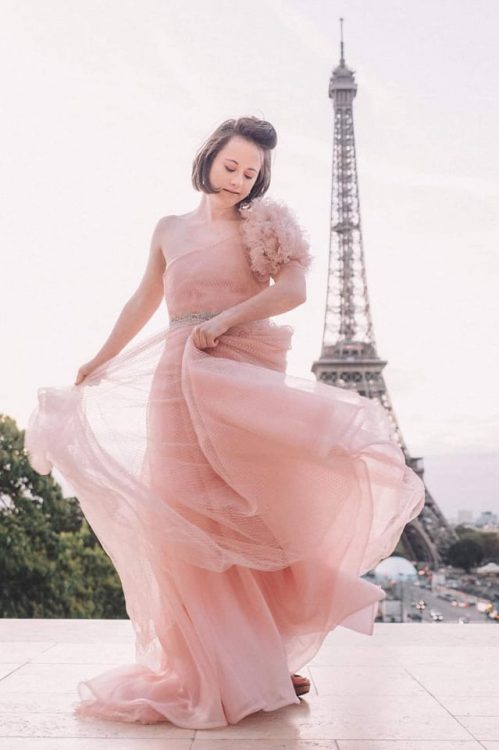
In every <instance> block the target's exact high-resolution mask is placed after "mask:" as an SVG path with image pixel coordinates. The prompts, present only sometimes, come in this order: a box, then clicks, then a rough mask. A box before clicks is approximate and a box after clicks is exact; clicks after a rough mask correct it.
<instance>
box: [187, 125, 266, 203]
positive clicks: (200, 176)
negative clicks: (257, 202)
mask: <svg viewBox="0 0 499 750" xmlns="http://www.w3.org/2000/svg"><path fill="white" fill-rule="evenodd" d="M234 135H238V136H240V137H241V138H246V140H248V141H251V142H252V143H254V144H255V145H256V146H258V147H259V148H261V149H262V151H263V164H262V166H261V168H260V171H259V173H258V175H257V178H256V180H255V183H254V185H253V187H252V188H251V192H250V193H249V194H248V195H247V196H246V198H243V200H242V201H239V203H237V204H236V206H237V208H240V206H241V205H243V204H246V203H251V201H252V200H253V199H254V198H258V196H260V195H264V194H265V193H266V192H267V190H268V189H269V185H270V176H271V163H270V152H271V151H272V149H273V148H275V147H276V145H277V133H276V130H275V128H274V127H273V125H271V123H270V122H267V120H260V119H259V118H258V117H254V116H253V115H250V116H248V117H239V118H238V119H237V120H236V119H230V120H224V122H222V124H221V125H219V126H218V127H217V128H216V130H214V131H213V133H212V134H211V135H210V136H209V137H208V138H207V139H206V141H205V142H204V144H203V145H202V146H201V148H200V149H199V151H198V152H197V153H196V156H195V158H194V161H193V163H192V185H193V187H194V188H195V190H200V191H201V192H203V193H216V192H218V191H217V190H215V188H214V187H213V186H212V185H211V183H210V181H209V173H210V168H211V165H212V162H213V159H214V158H215V156H216V155H217V154H218V152H219V151H220V150H221V149H222V148H223V147H224V146H225V144H226V143H227V142H228V141H229V140H230V139H231V138H232V136H234Z"/></svg>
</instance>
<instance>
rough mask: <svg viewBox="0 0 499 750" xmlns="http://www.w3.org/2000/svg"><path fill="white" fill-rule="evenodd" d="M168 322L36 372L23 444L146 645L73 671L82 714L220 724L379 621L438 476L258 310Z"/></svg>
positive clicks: (373, 407)
mask: <svg viewBox="0 0 499 750" xmlns="http://www.w3.org/2000/svg"><path fill="white" fill-rule="evenodd" d="M191 330H192V325H191V324H187V325H185V324H184V325H177V326H175V325H172V326H170V327H169V328H166V329H165V330H163V331H161V332H160V333H158V334H155V335H153V336H149V337H148V338H146V339H145V340H144V341H142V342H140V343H138V344H135V345H134V346H133V347H131V348H130V349H129V350H128V351H127V350H124V351H123V352H121V353H120V354H119V355H118V356H116V357H114V358H113V359H111V360H110V361H108V362H107V363H105V364H104V365H102V366H101V367H100V368H98V369H97V370H95V371H94V372H93V373H92V374H91V375H90V376H89V377H87V378H86V379H85V381H84V382H83V383H82V384H80V385H79V386H69V387H53V388H40V389H39V390H38V406H37V408H36V409H35V410H34V411H33V413H32V415H31V417H30V420H29V424H28V427H27V430H26V449H27V452H28V457H29V460H30V463H31V464H32V466H33V468H34V469H35V470H36V471H38V472H39V473H41V474H46V473H49V472H50V471H51V469H52V467H53V466H55V467H57V469H58V470H59V471H60V472H61V474H62V475H63V476H64V477H65V478H66V479H67V480H68V482H69V483H70V484H71V485H72V487H73V489H74V491H75V493H76V495H77V497H78V500H79V502H80V504H81V507H82V511H83V513H84V514H85V516H86V518H87V520H88V522H89V524H90V525H91V526H92V528H93V530H94V532H95V533H96V535H97V536H98V538H99V540H100V542H101V543H102V546H103V548H104V549H105V551H106V552H107V554H108V555H109V557H110V558H111V560H112V562H113V564H114V566H115V568H116V570H117V572H118V575H119V577H120V580H121V583H122V586H123V591H124V595H125V601H126V609H127V613H128V615H129V617H130V620H131V622H132V624H133V627H134V632H135V635H136V638H135V655H136V659H135V663H134V664H128V665H124V666H120V667H117V668H115V669H110V670H107V671H106V672H104V673H103V674H101V675H98V676H96V677H94V678H92V679H90V680H86V681H84V682H80V683H79V684H78V692H79V698H80V702H79V703H78V704H77V705H76V706H75V711H76V713H77V714H78V715H81V716H100V717H103V718H108V719H117V720H122V721H136V722H141V723H155V722H160V721H170V722H172V723H173V724H176V725H177V726H180V727H186V728H191V729H192V728H195V729H201V728H210V727H220V726H225V725H227V724H234V723H237V722H238V721H239V720H240V719H241V718H243V717H244V716H246V715H247V714H249V713H253V712H254V711H258V710H265V711H271V710H274V709H276V708H279V707H281V706H283V705H287V704H290V703H298V702H299V698H297V696H296V694H295V691H294V688H293V685H292V682H291V679H290V674H291V673H293V672H296V671H297V670H298V669H299V668H300V667H302V666H303V665H305V664H306V663H307V662H308V661H310V660H311V659H312V657H313V656H314V655H315V654H316V652H317V651H318V649H319V648H320V646H321V644H322V642H323V640H324V638H325V636H326V635H327V633H328V632H329V631H331V630H333V629H334V628H335V627H336V626H338V625H342V626H343V627H348V628H351V629H353V630H356V631H358V632H360V633H365V634H366V635H371V634H372V632H373V624H374V618H375V616H376V612H377V608H378V603H379V601H380V600H382V599H384V598H385V593H384V592H383V590H382V589H381V587H379V586H377V585H374V584H372V583H370V582H368V581H366V580H365V579H363V578H361V576H362V575H363V574H364V573H366V572H367V571H369V570H371V569H372V568H373V567H375V565H377V563H378V562H380V561H381V560H382V559H384V558H385V557H388V556H389V555H390V553H391V552H393V550H394V549H395V547H396V545H397V542H398V540H399V538H400V536H401V533H402V531H403V529H404V526H405V525H406V524H407V523H408V522H409V521H410V520H412V519H413V518H415V517H416V516H417V515H418V513H419V512H420V511H421V509H422V507H423V505H424V484H423V482H422V481H421V479H420V478H419V477H418V476H417V475H416V474H415V472H413V471H412V469H410V468H409V467H408V466H407V465H406V463H405V460H404V455H403V453H402V451H401V450H400V448H399V447H398V445H397V444H396V443H395V441H394V439H393V437H392V435H391V426H390V423H389V420H388V417H387V415H386V413H385V411H384V409H383V408H382V407H381V406H380V405H379V404H378V403H376V402H375V401H372V400H370V399H367V398H364V397H362V396H360V395H359V394H357V393H356V392H353V391H348V390H345V389H341V388H337V387H335V386H330V385H326V384H324V383H320V382H316V381H312V380H307V379H305V378H300V377H296V376H292V375H290V374H288V373H286V356H287V351H288V350H289V348H290V345H291V344H290V342H291V338H292V334H293V329H292V328H291V327H290V326H286V325H276V324H275V323H273V322H271V321H269V320H260V321H254V322H251V323H247V324H244V325H240V326H235V327H233V328H231V329H230V330H229V331H227V333H225V334H224V335H223V336H221V338H220V340H219V344H218V346H217V347H215V348H212V349H206V350H200V349H198V348H197V347H196V346H195V344H194V343H193V340H192V337H191V336H190V333H191Z"/></svg>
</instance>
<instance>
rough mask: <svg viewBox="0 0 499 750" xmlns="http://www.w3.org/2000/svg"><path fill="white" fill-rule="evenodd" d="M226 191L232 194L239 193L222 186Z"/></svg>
mask: <svg viewBox="0 0 499 750" xmlns="http://www.w3.org/2000/svg"><path fill="white" fill-rule="evenodd" d="M224 190H226V191H227V192H228V193H232V195H239V193H235V192H234V191H233V190H227V188H224Z"/></svg>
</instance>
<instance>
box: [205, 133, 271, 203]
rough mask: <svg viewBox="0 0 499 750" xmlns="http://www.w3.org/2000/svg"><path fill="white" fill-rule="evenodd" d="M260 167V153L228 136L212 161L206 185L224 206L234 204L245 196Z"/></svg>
mask: <svg viewBox="0 0 499 750" xmlns="http://www.w3.org/2000/svg"><path fill="white" fill-rule="evenodd" d="M262 163H263V152H262V150H261V149H260V148H258V146H256V145H255V144H254V143H252V142H251V141H247V140H246V139H245V138H241V137H240V136H236V135H235V136H232V138H230V140H229V141H228V142H227V143H226V144H225V146H224V147H223V148H221V149H220V151H219V152H218V154H217V155H216V156H215V158H214V159H213V162H212V165H211V169H210V175H209V177H210V183H211V184H212V185H213V187H214V188H215V189H218V188H221V189H220V192H219V193H217V194H216V196H215V194H214V197H217V198H219V199H220V200H221V201H223V202H224V204H229V205H230V204H236V203H239V201H241V200H243V198H245V197H246V196H247V195H249V193H250V192H251V189H252V187H253V185H254V184H255V181H256V178H257V177H258V173H259V171H260V168H261V166H262Z"/></svg>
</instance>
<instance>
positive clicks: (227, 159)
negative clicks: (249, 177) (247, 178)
mask: <svg viewBox="0 0 499 750" xmlns="http://www.w3.org/2000/svg"><path fill="white" fill-rule="evenodd" d="M226 161H233V162H234V164H239V162H238V161H236V160H235V159H229V158H228V157H226ZM247 169H251V171H252V172H258V169H255V168H254V167H247Z"/></svg>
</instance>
